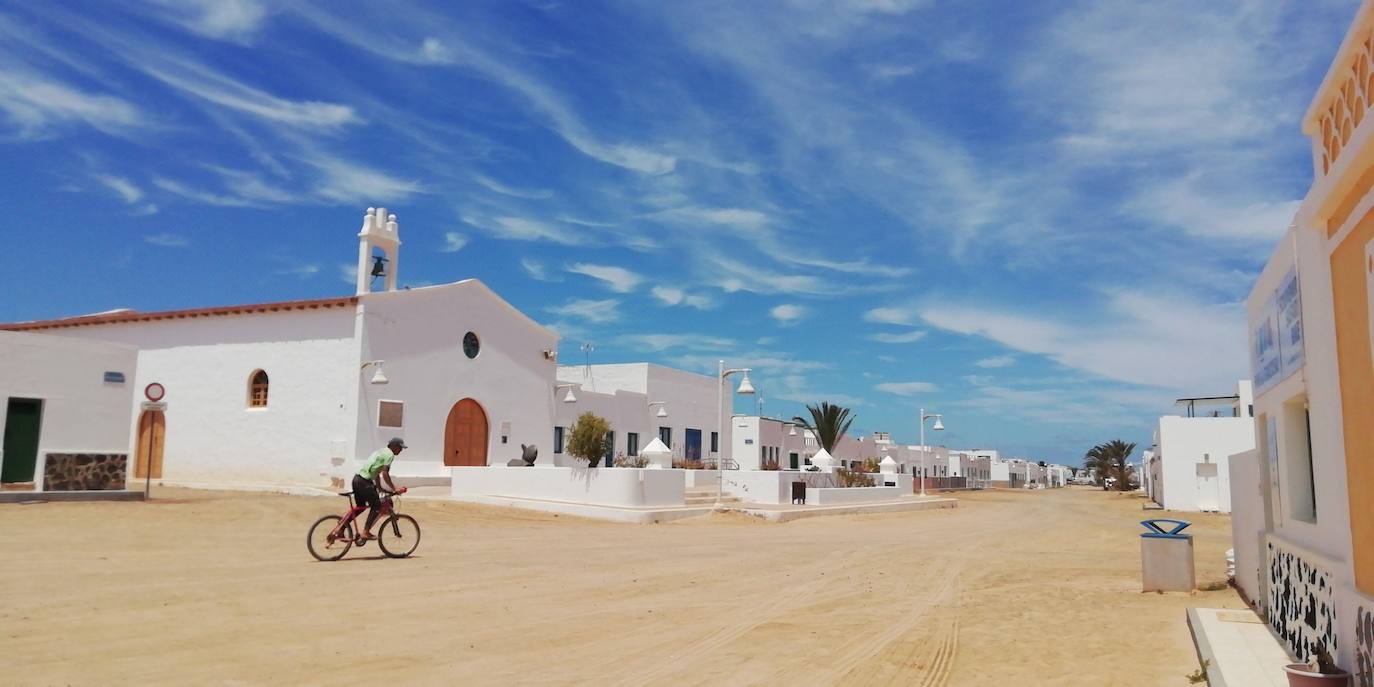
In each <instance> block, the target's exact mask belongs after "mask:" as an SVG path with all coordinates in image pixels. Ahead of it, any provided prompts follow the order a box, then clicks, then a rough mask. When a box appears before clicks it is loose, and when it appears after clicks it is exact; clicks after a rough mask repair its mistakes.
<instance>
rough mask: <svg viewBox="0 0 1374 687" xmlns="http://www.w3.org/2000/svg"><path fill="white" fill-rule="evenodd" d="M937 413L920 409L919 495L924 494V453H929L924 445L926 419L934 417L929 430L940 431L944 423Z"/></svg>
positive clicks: (928, 448) (928, 449)
mask: <svg viewBox="0 0 1374 687" xmlns="http://www.w3.org/2000/svg"><path fill="white" fill-rule="evenodd" d="M941 417H942V416H941V415H940V414H939V413H932V414H930V415H926V409H925V408H922V409H921V496H925V495H926V455H927V454H929V453H930V447H929V446H926V420H929V419H931V418H935V424H934V425H931V427H930V428H931V430H933V431H936V432H940V431H943V430H944V428H945V423H943V422H941Z"/></svg>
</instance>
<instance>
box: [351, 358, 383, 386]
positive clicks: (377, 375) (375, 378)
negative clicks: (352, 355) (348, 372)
mask: <svg viewBox="0 0 1374 687" xmlns="http://www.w3.org/2000/svg"><path fill="white" fill-rule="evenodd" d="M384 362H386V361H385V360H368V361H366V362H364V363H363V364H362V366H361V367H359V368H358V371H359V372H362V371H363V370H366V369H367V367H368V366H369V365H376V366H377V371H376V372H374V373H373V374H372V379H371V383H372V384H386V383H387V382H389V381H391V380H388V379H387V378H386V375H385V374H383V373H382V363H384Z"/></svg>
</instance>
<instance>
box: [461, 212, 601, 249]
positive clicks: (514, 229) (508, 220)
mask: <svg viewBox="0 0 1374 687" xmlns="http://www.w3.org/2000/svg"><path fill="white" fill-rule="evenodd" d="M462 219H463V221H464V222H465V223H467V224H470V225H472V226H474V227H477V228H478V229H481V230H483V231H485V232H486V233H488V234H490V235H491V236H493V237H495V238H498V239H505V240H507V241H549V242H551V243H559V244H563V245H565V246H575V245H578V244H580V243H582V242H583V240H582V237H580V236H578V235H577V234H575V233H573V232H571V231H568V230H567V229H564V228H563V227H560V226H558V225H556V224H550V223H548V222H543V221H540V220H537V219H530V218H528V217H514V216H501V217H492V218H485V217H480V216H477V215H464V216H463V218H462Z"/></svg>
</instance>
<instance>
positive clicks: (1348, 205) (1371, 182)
mask: <svg viewBox="0 0 1374 687" xmlns="http://www.w3.org/2000/svg"><path fill="white" fill-rule="evenodd" d="M1371 188H1374V166H1371V167H1370V168H1369V169H1366V170H1365V171H1364V174H1361V175H1360V179H1359V181H1356V182H1355V191H1352V192H1351V193H1350V194H1349V195H1347V196H1346V197H1345V200H1342V201H1341V204H1340V205H1338V206H1336V209H1335V210H1333V211H1332V212H1331V217H1329V218H1327V220H1326V238H1331V237H1332V236H1335V235H1336V232H1338V231H1340V230H1341V227H1342V226H1344V225H1345V221H1346V220H1347V219H1349V218H1350V213H1352V212H1354V211H1355V207H1356V206H1357V205H1359V204H1360V201H1362V200H1364V196H1365V193H1364V192H1366V191H1368V190H1369V189H1371Z"/></svg>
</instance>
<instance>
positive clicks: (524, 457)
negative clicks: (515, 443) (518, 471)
mask: <svg viewBox="0 0 1374 687" xmlns="http://www.w3.org/2000/svg"><path fill="white" fill-rule="evenodd" d="M538 457H539V447H538V446H535V445H534V444H530V445H529V446H526V445H524V444H520V457H519V458H512V459H511V460H509V461H506V467H510V468H529V467H534V461H535V459H536V458H538Z"/></svg>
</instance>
